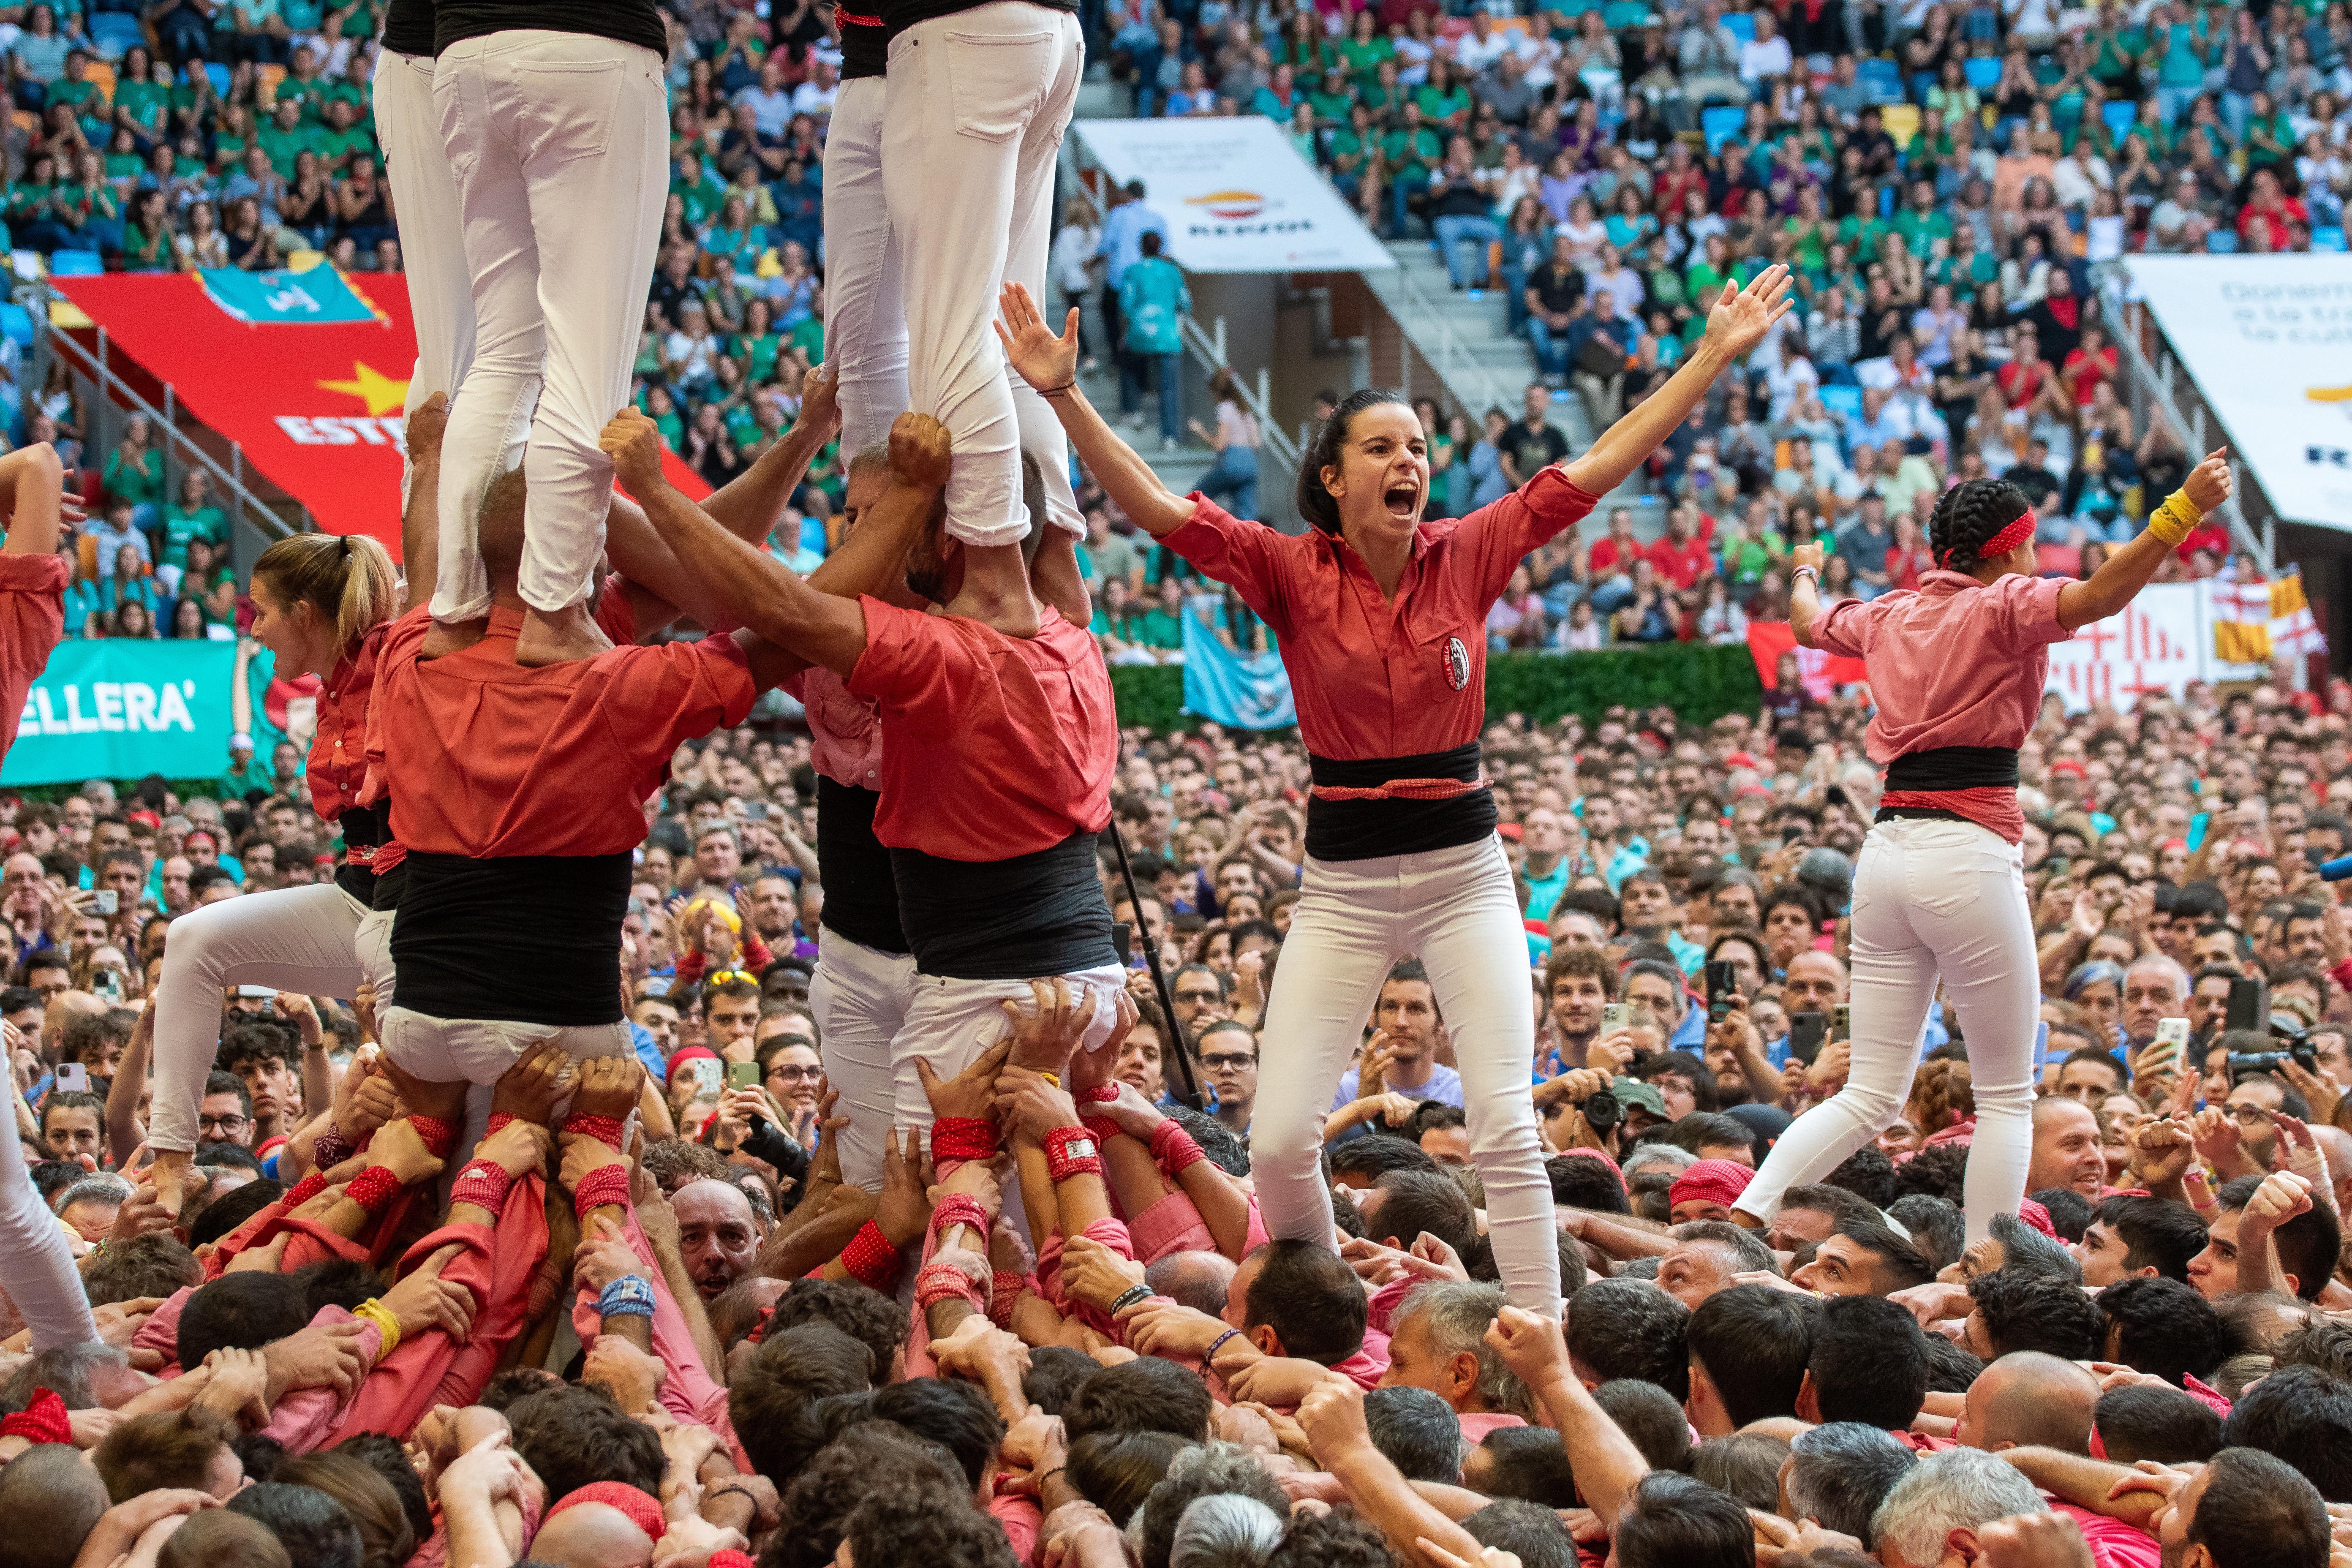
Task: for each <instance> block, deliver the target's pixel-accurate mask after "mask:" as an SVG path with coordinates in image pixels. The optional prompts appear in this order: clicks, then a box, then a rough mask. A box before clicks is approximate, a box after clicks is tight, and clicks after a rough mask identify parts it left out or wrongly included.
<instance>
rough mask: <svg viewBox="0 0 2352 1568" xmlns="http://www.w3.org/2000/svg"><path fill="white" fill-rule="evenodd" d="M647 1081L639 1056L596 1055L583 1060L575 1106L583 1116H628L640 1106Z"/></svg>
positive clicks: (574, 1100)
mask: <svg viewBox="0 0 2352 1568" xmlns="http://www.w3.org/2000/svg"><path fill="white" fill-rule="evenodd" d="M645 1081H646V1069H645V1064H644V1063H642V1062H640V1061H638V1060H637V1058H635V1057H596V1058H592V1059H590V1060H588V1061H584V1062H583V1063H581V1064H580V1087H579V1089H577V1090H576V1091H574V1092H573V1094H572V1110H576V1111H578V1112H579V1113H580V1114H582V1115H583V1116H610V1117H614V1118H615V1119H623V1118H625V1117H627V1115H628V1114H629V1112H630V1111H632V1110H635V1109H636V1108H637V1094H638V1091H639V1090H640V1089H643V1088H644V1086H645Z"/></svg>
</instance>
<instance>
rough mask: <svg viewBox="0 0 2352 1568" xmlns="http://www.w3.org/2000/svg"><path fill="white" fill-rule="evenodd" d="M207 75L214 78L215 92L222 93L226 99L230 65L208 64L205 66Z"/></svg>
mask: <svg viewBox="0 0 2352 1568" xmlns="http://www.w3.org/2000/svg"><path fill="white" fill-rule="evenodd" d="M205 75H206V76H208V77H210V78H211V79H212V83H213V90H214V91H215V92H216V93H218V94H220V96H221V97H222V98H224V99H226V98H227V97H228V79H229V78H228V67H226V66H224V65H208V66H206V67H205Z"/></svg>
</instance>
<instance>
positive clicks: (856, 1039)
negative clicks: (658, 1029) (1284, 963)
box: [809, 84, 922, 1193]
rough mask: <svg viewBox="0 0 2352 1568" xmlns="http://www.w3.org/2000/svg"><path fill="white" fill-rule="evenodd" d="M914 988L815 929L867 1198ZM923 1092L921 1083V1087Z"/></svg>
mask: <svg viewBox="0 0 2352 1568" xmlns="http://www.w3.org/2000/svg"><path fill="white" fill-rule="evenodd" d="M853 85H854V84H853ZM836 112H838V110H836ZM915 984H916V975H915V960H914V958H913V956H912V955H911V954H908V953H903V952H883V951H882V950H881V949H879V948H874V947H868V946H866V944H865V943H864V942H852V941H850V940H849V939H848V938H847V937H845V936H844V935H842V934H841V933H840V932H839V931H835V930H833V929H831V928H830V927H827V926H823V925H820V926H819V927H818V928H817V935H816V973H815V974H814V975H813V976H812V977H811V978H810V980H809V1010H810V1011H811V1012H813V1013H814V1014H815V1015H816V1028H817V1037H818V1038H820V1039H821V1040H823V1041H824V1080H825V1084H826V1087H828V1088H830V1089H838V1090H839V1091H840V1092H841V1106H840V1109H841V1110H842V1111H843V1112H845V1114H846V1115H847V1116H848V1117H849V1125H848V1127H846V1128H845V1129H844V1130H843V1131H842V1133H841V1178H842V1180H843V1181H845V1182H847V1183H848V1184H850V1185H851V1186H854V1187H864V1188H865V1189H866V1191H867V1192H869V1193H878V1192H880V1191H881V1190H882V1140H883V1139H884V1138H885V1137H886V1136H887V1135H888V1133H889V1131H890V1124H891V1121H893V1119H894V1118H895V1117H896V1116H897V1114H898V1068H897V1066H896V1064H895V1062H894V1060H893V1058H892V1055H891V1050H892V1046H893V1043H894V1042H895V1041H896V1040H897V1039H898V1036H899V1033H900V1032H901V1031H902V1030H904V1029H905V1027H906V1025H907V1011H908V1008H909V1007H911V1006H912V1005H914V1000H915ZM912 1070H913V1068H911V1067H910V1068H908V1071H910V1072H911V1071H912ZM921 1088H922V1084H921V1080H919V1079H918V1080H917V1082H916V1089H917V1090H918V1091H920V1089H921Z"/></svg>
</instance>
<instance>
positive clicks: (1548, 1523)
mask: <svg viewBox="0 0 2352 1568" xmlns="http://www.w3.org/2000/svg"><path fill="white" fill-rule="evenodd" d="M1462 1528H1463V1529H1464V1530H1465V1531H1468V1532H1469V1535H1470V1538H1471V1539H1472V1540H1474V1541H1475V1542H1477V1543H1478V1544H1479V1545H1481V1546H1484V1547H1487V1548H1489V1549H1491V1550H1494V1551H1496V1552H1509V1553H1510V1554H1511V1555H1512V1556H1514V1557H1516V1558H1517V1559H1518V1560H1519V1563H1520V1564H1521V1568H1576V1542H1573V1541H1571V1540H1570V1539H1569V1534H1568V1527H1567V1526H1565V1525H1563V1524H1561V1523H1560V1521H1559V1515H1558V1514H1557V1513H1554V1512H1553V1511H1552V1510H1549V1509H1548V1508H1538V1506H1537V1505H1536V1504H1534V1503H1531V1502H1520V1501H1518V1500H1515V1499H1511V1498H1505V1499H1503V1500H1500V1501H1498V1502H1490V1503H1488V1504H1487V1505H1486V1507H1485V1508H1482V1509H1480V1510H1478V1511H1477V1512H1475V1513H1473V1514H1470V1515H1468V1516H1466V1517H1465V1519H1464V1520H1463V1521H1462Z"/></svg>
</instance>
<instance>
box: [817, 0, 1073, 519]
mask: <svg viewBox="0 0 2352 1568" xmlns="http://www.w3.org/2000/svg"><path fill="white" fill-rule="evenodd" d="M1085 65H1086V49H1085V47H1084V45H1082V44H1081V43H1080V42H1079V39H1078V20H1077V18H1076V16H1071V15H1070V14H1069V13H1067V12H1064V11H1055V10H1049V9H1047V8H1046V7H1045V6H1043V5H1030V4H1028V3H1027V0H992V4H989V5H975V6H973V7H972V8H971V10H968V11H958V12H955V13H953V14H952V15H950V16H934V17H932V18H930V19H929V20H928V21H923V22H918V23H916V24H915V25H914V26H911V27H908V29H907V30H906V31H905V32H903V33H901V34H899V35H898V37H896V38H895V39H893V40H892V41H891V44H890V74H889V75H888V76H887V78H886V79H885V81H886V83H887V90H886V93H885V105H886V109H885V114H884V119H883V129H882V188H883V192H884V195H886V196H887V198H888V206H889V212H890V230H891V234H892V236H893V237H895V239H896V242H897V245H898V261H899V278H900V281H901V285H902V291H903V296H904V299H905V302H906V312H907V332H908V340H909V352H908V362H907V378H908V393H909V395H910V397H911V399H912V405H913V406H914V407H915V408H916V409H917V410H919V411H920V412H922V413H925V414H929V415H930V416H933V417H934V418H936V419H938V420H939V421H940V423H941V424H943V425H945V426H947V427H948V431H949V433H950V435H951V436H953V437H954V438H955V466H954V468H953V469H952V471H951V472H950V476H949V479H948V529H949V531H950V532H952V533H953V534H954V535H955V536H956V537H957V538H958V539H961V540H963V541H965V542H967V543H971V544H1011V543H1014V542H1017V541H1019V540H1020V539H1021V538H1022V537H1023V536H1024V534H1026V533H1027V532H1028V531H1029V519H1028V513H1027V512H1026V510H1024V507H1023V505H1022V499H1021V451H1022V449H1023V448H1024V447H1026V448H1027V449H1028V450H1029V451H1030V452H1031V453H1033V454H1034V456H1035V457H1036V458H1037V461H1038V464H1039V466H1040V467H1042V468H1044V469H1045V504H1046V510H1047V512H1048V514H1049V515H1050V517H1051V519H1052V521H1055V523H1057V524H1059V525H1060V526H1062V527H1064V528H1066V529H1068V530H1069V531H1071V532H1073V533H1076V534H1079V535H1081V536H1083V535H1084V533H1085V531H1086V525H1085V522H1084V521H1083V520H1081V519H1080V518H1079V516H1078V511H1077V504H1076V500H1074V499H1073V498H1072V496H1071V493H1070V480H1069V469H1070V462H1069V448H1068V444H1067V442H1066V440H1065V438H1064V437H1063V435H1062V426H1061V422H1060V421H1059V420H1057V419H1055V417H1054V415H1053V410H1051V409H1050V408H1048V407H1047V406H1046V405H1045V399H1043V398H1041V397H1039V396H1038V395H1036V394H1035V393H1034V391H1032V390H1030V388H1029V385H1028V384H1027V383H1026V382H1024V381H1022V380H1021V378H1020V377H1018V376H1010V375H1008V374H1007V372H1006V369H1005V364H1004V356H1003V353H1001V352H1000V351H999V349H998V348H997V344H996V333H995V331H993V329H992V326H991V324H990V323H992V321H995V320H996V319H997V294H998V292H999V291H1000V290H1001V289H1002V288H1003V285H1004V283H1006V282H1007V281H1012V282H1018V283H1022V284H1025V285H1026V286H1027V287H1028V289H1029V292H1030V294H1031V295H1032V296H1033V297H1034V298H1035V299H1036V300H1040V301H1043V300H1045V299H1046V298H1047V295H1046V293H1045V256H1046V252H1047V250H1048V249H1049V248H1050V247H1051V245H1052V240H1053V226H1054V171H1055V159H1056V157H1057V156H1058V154H1059V153H1060V151H1061V146H1062V132H1063V131H1064V129H1065V128H1066V127H1067V126H1068V124H1069V122H1070V110H1071V109H1072V108H1073V107H1074V106H1075V105H1076V102H1077V94H1078V78H1079V76H1080V74H1081V73H1082V72H1083V71H1084V69H1085ZM833 177H834V176H833V173H832V171H831V170H830V169H828V170H827V171H826V179H827V180H828V182H829V181H830V180H831V179H832V178H833ZM830 254H831V256H832V258H833V260H832V266H833V267H835V268H837V267H838V266H839V265H840V262H839V258H838V252H831V253H830ZM830 276H831V272H830V270H829V271H828V277H830Z"/></svg>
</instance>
